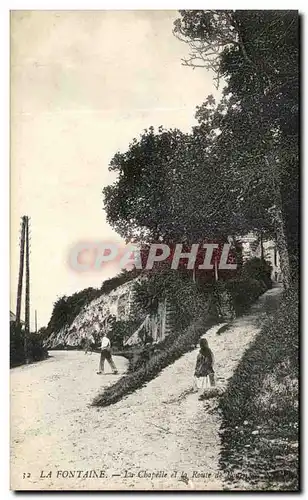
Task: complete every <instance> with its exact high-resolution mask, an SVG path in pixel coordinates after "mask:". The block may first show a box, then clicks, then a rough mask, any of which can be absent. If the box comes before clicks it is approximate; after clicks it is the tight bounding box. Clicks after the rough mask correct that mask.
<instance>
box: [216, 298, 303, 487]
mask: <svg viewBox="0 0 308 500" xmlns="http://www.w3.org/2000/svg"><path fill="white" fill-rule="evenodd" d="M298 341H299V324H298V297H297V293H296V291H294V290H293V291H292V290H291V291H288V293H286V294H285V295H284V297H283V299H282V301H281V304H280V306H279V308H278V309H277V310H276V312H274V313H272V314H271V315H270V316H269V317H268V318H267V320H266V322H265V323H264V325H263V327H262V329H261V331H260V333H259V334H258V336H257V337H256V339H255V342H254V344H253V345H252V346H251V347H250V348H249V349H248V350H247V351H246V353H245V354H244V356H243V358H242V360H241V362H240V364H239V365H238V367H237V369H236V371H235V373H234V375H233V376H232V378H231V380H230V382H229V385H228V388H227V390H226V392H225V393H224V395H223V397H222V398H221V399H220V410H221V412H222V447H223V452H222V454H221V467H222V468H223V469H228V471H229V472H230V473H232V471H234V470H237V469H238V468H240V469H241V468H243V467H244V468H245V469H247V471H248V473H249V478H250V479H249V480H248V481H249V482H250V483H251V484H252V483H253V481H257V482H258V484H260V481H265V483H266V484H265V486H266V487H268V488H273V487H274V489H276V488H277V489H287V490H290V489H291V490H292V491H293V489H294V488H296V487H297V481H298V470H297V469H298V465H297V461H298V456H297V450H296V449H295V452H294V443H295V446H296V442H297V440H298V418H299V415H298V404H297V403H298V389H297V380H298V355H299V353H298ZM256 429H257V432H256ZM252 432H254V434H252ZM264 476H266V477H264Z"/></svg>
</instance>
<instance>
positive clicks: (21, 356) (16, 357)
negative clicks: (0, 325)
mask: <svg viewBox="0 0 308 500" xmlns="http://www.w3.org/2000/svg"><path fill="white" fill-rule="evenodd" d="M28 357H29V361H30V362H34V361H41V360H43V359H46V358H47V357H48V351H47V349H46V348H45V347H43V344H42V339H41V338H40V337H39V336H38V335H37V334H34V333H30V335H29V336H28ZM25 362H26V360H25V352H24V332H23V331H22V330H20V329H16V328H15V325H14V323H11V325H10V366H11V368H13V367H15V366H19V365H23V364H24V363H25Z"/></svg>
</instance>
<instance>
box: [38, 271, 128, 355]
mask: <svg viewBox="0 0 308 500" xmlns="http://www.w3.org/2000/svg"><path fill="white" fill-rule="evenodd" d="M133 284H134V280H132V281H130V282H128V283H125V284H124V285H121V286H119V287H117V288H116V289H115V290H112V292H110V293H109V294H106V295H102V296H101V297H99V298H98V299H95V300H93V301H92V302H90V304H88V305H87V306H85V307H84V308H83V309H82V310H81V312H80V313H79V314H78V316H76V318H75V319H74V321H73V323H72V324H71V325H70V326H65V327H64V328H62V329H61V330H60V331H59V332H53V333H52V334H51V335H50V337H49V338H48V339H47V340H46V342H45V346H46V347H47V348H48V349H56V348H60V347H78V346H81V345H82V342H83V340H84V339H86V338H88V337H90V335H91V334H93V333H98V332H101V331H102V330H104V329H106V328H107V329H108V320H109V319H111V317H115V318H116V319H117V320H124V321H125V320H128V319H129V315H130V310H131V302H132V288H133Z"/></svg>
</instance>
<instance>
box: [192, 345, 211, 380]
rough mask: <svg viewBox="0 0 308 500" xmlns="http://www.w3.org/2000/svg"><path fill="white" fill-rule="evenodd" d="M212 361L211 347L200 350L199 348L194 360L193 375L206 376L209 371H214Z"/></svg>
mask: <svg viewBox="0 0 308 500" xmlns="http://www.w3.org/2000/svg"><path fill="white" fill-rule="evenodd" d="M213 361H214V360H213V354H212V351H211V349H207V350H206V351H202V352H201V350H200V351H199V354H198V357H197V362H196V368H195V377H197V378H199V377H207V376H208V375H210V374H211V373H214V370H213Z"/></svg>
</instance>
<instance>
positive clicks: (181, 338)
mask: <svg viewBox="0 0 308 500" xmlns="http://www.w3.org/2000/svg"><path fill="white" fill-rule="evenodd" d="M213 324H214V322H213V321H211V320H208V321H207V322H205V320H204V319H203V318H200V319H198V320H197V321H196V322H195V323H194V324H192V325H190V326H189V327H188V328H187V329H186V330H185V331H184V332H182V333H180V334H179V333H178V332H177V333H176V334H173V335H170V336H168V337H167V338H166V340H165V341H164V343H162V344H163V345H160V346H159V347H160V349H159V351H158V352H156V353H155V354H154V355H153V356H152V357H151V358H150V360H149V361H147V362H146V363H144V364H143V365H142V366H140V367H139V368H138V369H136V371H133V372H131V373H128V374H126V375H124V376H123V377H121V378H120V380H118V381H117V382H116V383H115V384H114V385H112V386H111V387H107V388H106V389H105V390H104V392H103V393H102V394H99V395H98V396H96V398H95V399H94V401H93V403H92V404H93V405H94V406H109V405H111V404H114V403H117V402H118V401H120V400H121V399H122V398H123V397H125V396H127V395H128V394H131V393H132V392H134V391H136V390H137V389H140V388H141V387H143V386H144V385H146V384H147V382H149V381H150V380H153V379H154V378H155V377H157V375H159V373H160V372H161V371H162V370H163V369H164V368H166V367H167V366H169V365H170V364H172V363H174V361H176V360H177V359H179V358H180V357H181V356H183V354H186V353H187V352H189V351H191V350H192V349H194V348H195V345H196V343H197V342H198V340H199V339H200V337H201V335H203V334H204V333H205V332H206V330H208V329H209V328H210V327H211V326H212V325H213Z"/></svg>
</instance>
